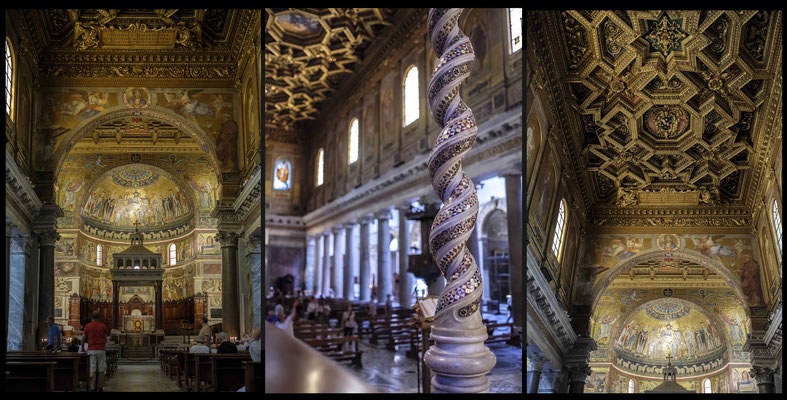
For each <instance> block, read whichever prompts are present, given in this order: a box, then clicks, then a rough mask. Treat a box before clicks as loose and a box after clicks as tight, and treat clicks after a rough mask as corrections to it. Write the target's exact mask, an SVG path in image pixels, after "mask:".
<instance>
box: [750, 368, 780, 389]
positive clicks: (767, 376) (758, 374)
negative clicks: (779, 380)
mask: <svg viewBox="0 0 787 400" xmlns="http://www.w3.org/2000/svg"><path fill="white" fill-rule="evenodd" d="M749 372H750V373H751V374H752V375H753V376H754V379H756V380H757V385H761V384H773V373H774V372H776V370H775V369H773V368H769V367H760V366H756V365H752V367H751V370H749Z"/></svg>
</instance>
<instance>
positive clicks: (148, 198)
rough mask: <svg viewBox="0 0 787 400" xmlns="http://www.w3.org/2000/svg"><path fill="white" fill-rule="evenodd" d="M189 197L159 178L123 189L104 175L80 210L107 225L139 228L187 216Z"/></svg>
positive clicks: (172, 184) (170, 221)
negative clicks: (136, 226)
mask: <svg viewBox="0 0 787 400" xmlns="http://www.w3.org/2000/svg"><path fill="white" fill-rule="evenodd" d="M191 208H192V207H191V205H190V204H189V200H188V197H187V196H186V194H185V193H183V191H181V189H180V188H179V187H178V186H177V185H175V183H174V182H172V181H171V180H169V179H168V178H166V177H163V176H162V177H159V179H158V180H156V181H155V182H154V183H152V184H150V185H148V186H144V187H138V188H126V187H122V186H119V185H117V184H115V182H113V181H112V180H111V178H109V177H106V178H104V180H102V181H101V182H100V183H99V184H98V186H96V187H95V189H94V190H93V191H92V192H91V193H90V194H89V195H88V196H87V199H86V200H85V204H84V206H83V207H82V213H83V214H85V215H89V216H91V217H93V218H95V219H97V220H99V221H100V222H101V223H103V224H105V225H107V226H121V227H129V228H133V227H134V226H135V225H134V224H135V223H136V222H139V224H140V228H142V229H145V227H156V226H162V225H167V224H170V223H172V222H174V221H177V220H178V219H180V218H182V217H184V216H187V215H189V213H190V212H191Z"/></svg>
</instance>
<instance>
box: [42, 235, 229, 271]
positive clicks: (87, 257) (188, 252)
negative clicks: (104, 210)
mask: <svg viewBox="0 0 787 400" xmlns="http://www.w3.org/2000/svg"><path fill="white" fill-rule="evenodd" d="M204 235H205V236H215V233H213V234H204ZM62 240H63V239H62V238H61V241H62ZM213 240H214V242H211V243H213V246H214V247H216V244H215V237H214V238H213ZM72 241H73V242H76V243H78V246H74V250H73V251H74V254H75V257H76V256H78V257H79V259H80V260H81V261H82V262H84V263H86V264H90V265H94V266H95V265H96V255H97V251H96V246H97V245H99V244H100V245H101V246H102V259H101V260H102V262H101V267H106V268H109V269H112V268H114V267H115V265H114V258H113V257H112V255H113V254H117V253H120V252H122V251H123V250H126V249H127V248H128V247H129V246H130V244H117V243H108V242H103V241H96V240H93V239H89V238H87V237H84V236H80V237H79V240H78V241H77V240H76V239H75V238H72V240H71V241H66V243H71V242H72ZM194 241H195V238H194V236H193V235H191V234H189V235H187V236H185V237H183V238H181V239H178V240H176V241H174V242H173V241H165V242H153V243H151V242H145V247H146V248H147V249H148V250H150V251H152V252H154V253H158V254H161V259H162V262H163V267H164V268H168V267H169V262H167V261H168V260H169V245H170V244H172V243H175V251H176V256H177V258H176V259H177V263H178V264H180V263H181V262H182V261H183V260H186V261H189V260H193V259H194V257H195V256H196V254H195V249H194ZM66 249H67V247H66ZM207 251H211V248H208V249H206V252H207ZM64 252H65V250H64ZM206 254H219V253H218V252H216V253H206ZM68 258H69V257H66V256H64V255H62V254H60V252H59V251H58V252H56V260H57V261H60V260H67V259H68ZM214 268H215V267H214ZM217 270H218V271H219V272H218V273H219V274H221V265H218V269H217Z"/></svg>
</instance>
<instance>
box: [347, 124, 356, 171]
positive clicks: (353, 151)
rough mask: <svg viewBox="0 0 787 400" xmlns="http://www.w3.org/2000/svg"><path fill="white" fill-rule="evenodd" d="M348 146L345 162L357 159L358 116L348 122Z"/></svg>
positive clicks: (350, 162) (352, 161)
mask: <svg viewBox="0 0 787 400" xmlns="http://www.w3.org/2000/svg"><path fill="white" fill-rule="evenodd" d="M349 145H350V148H349V151H348V155H347V160H348V161H347V163H348V164H352V163H354V162H356V161H358V118H353V120H352V121H351V122H350V144H349Z"/></svg>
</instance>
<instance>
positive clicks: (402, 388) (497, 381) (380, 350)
mask: <svg viewBox="0 0 787 400" xmlns="http://www.w3.org/2000/svg"><path fill="white" fill-rule="evenodd" d="M484 318H485V319H489V320H499V321H500V322H505V320H506V318H507V315H506V314H502V315H494V314H486V313H485V314H484ZM379 343H380V344H379V345H378V346H374V345H370V344H369V343H368V337H364V340H362V342H361V349H362V350H363V366H364V367H363V369H359V368H357V367H349V368H350V370H351V371H352V372H353V373H355V374H356V375H358V376H359V377H360V378H361V379H363V380H365V381H366V382H368V383H370V384H372V385H374V386H376V387H378V388H380V390H382V391H384V392H398V393H417V392H418V381H417V379H418V374H417V369H416V361H415V360H413V359H411V358H407V356H406V355H405V351H406V347H408V346H399V347H400V348H401V349H400V350H397V351H396V352H395V353H394V352H392V351H389V350H386V349H385V341H384V340H381V341H380V342H379ZM488 347H489V349H490V350H491V351H492V352H493V353H494V354H495V356H496V357H497V364H496V365H495V367H494V368H493V369H492V371H491V372H490V373H489V375H488V377H489V381H490V383H491V386H492V387H491V389H490V392H492V393H522V349H521V348H519V347H514V346H508V345H506V344H505V343H492V344H490V345H489V346H488ZM344 365H347V364H346V363H345V364H344Z"/></svg>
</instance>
